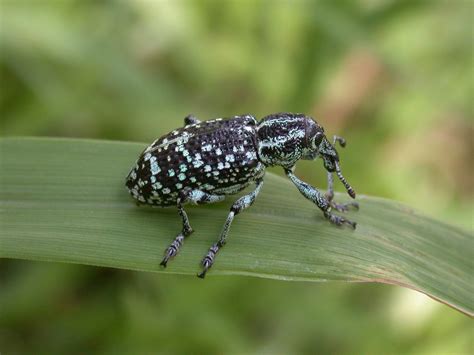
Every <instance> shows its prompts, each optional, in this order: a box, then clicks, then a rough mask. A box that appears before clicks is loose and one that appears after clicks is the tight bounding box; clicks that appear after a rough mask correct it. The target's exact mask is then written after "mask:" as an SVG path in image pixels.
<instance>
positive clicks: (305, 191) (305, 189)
mask: <svg viewBox="0 0 474 355" xmlns="http://www.w3.org/2000/svg"><path fill="white" fill-rule="evenodd" d="M292 169H293V168H292ZM292 169H285V173H286V175H287V176H288V177H289V178H290V180H291V181H292V182H293V184H295V186H296V187H297V188H298V190H299V191H300V192H301V194H302V195H303V196H304V197H306V198H307V199H308V200H310V201H311V202H313V203H314V204H315V205H316V206H318V207H319V208H320V209H321V210H322V211H323V213H324V216H325V217H326V218H327V219H328V220H329V221H330V222H331V223H333V224H336V225H338V226H341V225H343V224H348V225H350V226H351V227H352V228H355V227H356V223H355V222H352V221H349V220H348V219H346V218H344V217H340V216H336V215H334V214H332V213H331V203H330V202H329V201H328V199H327V198H326V197H325V196H324V195H323V194H322V193H321V192H319V190H318V189H316V188H315V187H313V186H311V185H309V184H307V183H305V182H304V181H302V180H300V179H298V178H297V177H296V175H295V174H293V171H292Z"/></svg>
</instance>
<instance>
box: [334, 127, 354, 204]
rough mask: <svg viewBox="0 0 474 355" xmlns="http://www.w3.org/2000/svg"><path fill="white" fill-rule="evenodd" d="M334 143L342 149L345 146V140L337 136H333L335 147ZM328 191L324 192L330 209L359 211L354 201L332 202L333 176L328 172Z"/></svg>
mask: <svg viewBox="0 0 474 355" xmlns="http://www.w3.org/2000/svg"><path fill="white" fill-rule="evenodd" d="M336 142H339V145H340V146H341V147H342V148H344V147H345V146H346V140H345V139H344V138H342V137H339V136H334V139H333V145H336ZM327 175H328V191H327V192H326V199H327V200H328V201H329V204H330V205H331V207H332V208H334V209H335V210H337V211H339V212H347V211H349V207H354V208H355V209H359V204H358V203H357V202H355V201H351V202H348V203H336V202H334V201H333V199H334V175H333V173H330V172H329V171H328V173H327Z"/></svg>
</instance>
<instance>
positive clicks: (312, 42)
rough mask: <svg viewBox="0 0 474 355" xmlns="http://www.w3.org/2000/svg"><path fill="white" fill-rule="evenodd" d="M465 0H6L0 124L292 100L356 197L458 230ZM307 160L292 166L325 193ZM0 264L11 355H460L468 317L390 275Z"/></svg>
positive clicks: (80, 130)
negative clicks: (318, 280) (330, 278)
mask: <svg viewBox="0 0 474 355" xmlns="http://www.w3.org/2000/svg"><path fill="white" fill-rule="evenodd" d="M473 6H474V4H473V2H472V1H470V0H452V1H428V0H425V1H423V0H399V1H396V0H360V1H352V0H339V1H296V2H290V1H270V0H263V1H247V0H235V1H215V0H214V1H213V0H209V1H165V0H163V1H158V0H157V1H152V0H133V1H128V2H126V1H112V0H108V1H106V0H104V1H79V0H77V1H67V0H64V1H61V0H50V1H48V0H37V1H34V0H29V1H25V0H1V1H0V80H1V81H0V90H1V95H0V122H1V134H2V135H45V136H46V135H48V136H68V137H87V138H101V139H122V140H131V141H143V142H149V141H152V140H153V139H155V138H156V137H157V136H159V135H160V134H162V133H165V132H167V131H168V130H170V129H171V128H174V127H178V126H180V125H181V124H182V119H183V117H184V116H185V115H187V114H188V113H190V112H192V113H194V114H196V115H197V116H198V117H200V118H202V119H210V118H214V117H222V116H223V117H225V116H230V115H234V114H240V113H247V112H248V113H252V114H254V115H255V116H256V117H262V116H264V115H266V114H268V113H271V112H278V111H295V112H305V113H308V114H311V115H313V116H314V117H316V118H317V120H318V121H319V122H320V123H321V124H323V126H324V127H325V128H326V131H327V132H328V133H329V134H339V135H342V136H344V137H345V138H346V139H347V140H348V142H349V143H348V147H347V149H346V150H344V151H343V152H341V156H342V162H343V168H344V171H345V174H346V176H347V178H348V179H349V181H350V182H351V184H352V185H353V186H355V187H356V190H357V191H358V192H359V193H364V194H372V195H378V196H384V197H389V198H393V199H397V200H401V201H403V202H406V203H408V204H410V205H412V206H414V207H417V208H419V209H422V210H424V211H426V212H428V213H429V214H431V215H434V216H436V217H438V218H441V219H444V220H446V221H448V222H450V223H455V224H458V225H462V226H464V227H465V228H470V229H471V230H472V211H473V202H472V201H473V179H472V176H473V174H472V156H473V145H472V136H473V124H472V118H473V107H472V102H473V101H472V100H473V77H474V76H473V74H474V73H473V70H474V69H473V65H472V59H473V57H472V53H473V25H472V14H473V11H474V8H473ZM0 153H1V152H0ZM316 165H317V167H316ZM321 167H322V165H321V164H320V162H302V163H301V164H299V165H298V168H297V173H298V175H299V176H301V177H302V178H304V179H305V180H306V181H308V182H310V183H313V184H315V185H317V186H321V187H324V186H325V184H323V183H322V182H323V181H324V175H325V174H324V171H323V169H322V168H321ZM276 171H277V172H279V171H278V170H276ZM360 213H363V210H361V212H360ZM216 223H220V222H218V221H216ZM160 237H165V236H160ZM234 237H235V238H237V237H238V236H234ZM315 237H317V236H315ZM137 238H139V236H137ZM159 253H161V251H157V255H158V254H159ZM158 256H159V255H158ZM157 260H158V259H157ZM0 266H1V269H0V282H1V285H0V287H1V288H0V291H1V292H0V351H2V352H3V350H5V352H6V353H30V352H33V351H34V352H35V353H38V352H40V353H41V352H44V353H51V352H53V353H54V352H65V349H68V353H70V352H73V351H74V350H75V351H76V352H77V353H83V352H86V351H91V350H95V351H98V352H103V353H117V352H126V351H130V352H145V351H149V352H151V351H153V350H157V349H161V350H162V351H163V352H168V353H173V352H202V353H223V352H226V353H229V352H230V353H248V352H253V353H272V354H273V353H308V354H309V353H314V352H315V351H317V352H321V353H327V352H330V353H351V352H352V353H380V352H384V353H387V351H388V352H393V353H400V352H403V353H416V354H419V353H433V352H438V353H442V352H451V353H455V352H466V353H467V352H471V353H472V351H473V344H472V324H471V323H468V322H469V320H468V319H467V318H465V317H463V316H461V315H459V314H456V313H455V312H454V311H452V310H450V309H447V308H443V307H441V306H437V305H435V304H433V303H432V302H430V301H425V302H421V303H420V304H417V303H416V302H415V301H414V300H416V299H418V298H417V296H416V295H414V294H411V293H410V297H408V298H404V297H403V293H402V292H408V291H401V290H398V289H394V288H392V287H388V286H387V287H382V286H375V285H373V286H372V285H370V286H369V285H363V286H362V285H358V286H354V285H332V286H330V285H324V284H321V285H308V284H303V283H279V282H273V281H268V280H266V281H265V280H254V279H247V278H227V279H226V278H222V279H220V278H216V279H212V278H209V280H206V282H205V283H198V280H194V279H189V278H187V277H183V278H179V277H176V276H173V277H164V276H162V275H160V276H156V275H150V274H145V273H132V272H123V271H115V270H99V269H94V268H87V267H79V266H67V265H59V266H58V265H45V264H37V263H25V262H11V261H1V263H0ZM410 305H411V306H413V305H416V306H415V309H413V310H411V311H410V312H408V313H404V312H405V311H406V310H407V309H409V308H407V307H410ZM397 307H399V308H397ZM403 310H405V311H403ZM403 314H406V316H405V317H404V316H403Z"/></svg>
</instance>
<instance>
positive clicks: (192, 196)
mask: <svg viewBox="0 0 474 355" xmlns="http://www.w3.org/2000/svg"><path fill="white" fill-rule="evenodd" d="M222 200H224V196H223V195H211V194H208V193H206V192H203V191H200V190H188V191H186V192H182V193H181V194H180V197H178V200H177V201H176V204H177V206H178V212H179V215H180V216H181V219H182V222H183V228H182V230H181V233H179V234H178V235H177V236H176V238H174V240H173V242H172V243H171V244H170V245H169V247H168V248H166V250H165V256H164V257H163V260H162V261H161V263H160V265H161V266H163V267H166V265H167V264H168V261H169V260H170V259H171V258H173V257H175V256H176V255H177V254H178V252H179V249H180V248H181V247H182V246H183V243H184V238H185V237H187V236H189V235H190V234H191V233H192V232H193V229H192V228H191V225H190V224H189V218H188V215H187V214H186V211H185V210H184V208H183V205H185V204H186V203H188V202H191V203H195V204H206V203H215V202H220V201H222Z"/></svg>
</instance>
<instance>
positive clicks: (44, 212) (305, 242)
mask: <svg viewBox="0 0 474 355" xmlns="http://www.w3.org/2000/svg"><path fill="white" fill-rule="evenodd" d="M143 148H144V145H143V144H137V143H124V142H105V141H93V140H74V139H40V138H4V139H1V140H0V153H1V155H2V157H1V161H2V169H1V172H0V184H1V190H0V208H1V210H0V222H1V225H2V228H1V230H0V257H4V258H21V259H32V260H45V261H59V262H72V263H81V264H89V265H97V266H107V267H116V268H125V269H134V270H145V271H155V272H171V273H180V274H195V273H196V272H197V271H198V270H199V262H200V260H201V258H202V256H203V255H204V254H205V253H206V251H207V249H208V247H209V246H210V245H211V243H213V242H214V241H215V240H216V238H217V236H218V234H219V231H220V228H221V226H222V224H223V221H224V220H225V217H226V215H227V212H228V209H229V206H230V204H231V203H232V201H233V200H234V199H235V198H232V196H230V197H228V198H227V201H226V202H224V203H222V204H216V205H212V206H200V207H198V208H194V207H187V211H188V214H189V216H190V220H191V224H192V226H193V228H194V229H195V230H196V232H195V233H194V234H193V235H192V236H191V237H189V238H188V239H187V240H186V242H185V245H184V247H183V249H182V251H181V252H180V255H179V256H178V257H177V258H176V259H175V260H173V261H172V262H171V263H170V265H169V267H168V268H167V269H166V271H164V270H162V269H160V267H159V262H160V259H161V256H162V252H163V251H164V249H165V248H166V247H167V245H168V244H169V243H170V242H171V240H172V239H173V237H174V236H175V235H176V233H177V232H178V231H179V230H180V219H179V217H178V216H177V213H176V210H174V209H151V208H146V207H140V208H137V207H136V206H135V205H134V203H133V201H132V200H131V198H130V197H129V196H128V193H127V192H126V190H125V187H124V179H125V176H126V174H127V173H128V170H129V168H130V166H131V165H132V164H133V162H134V161H135V159H136V157H137V156H138V154H139V153H140V151H141V150H142V149H143ZM338 198H343V199H346V197H344V196H340V195H338ZM359 203H360V204H361V210H360V211H359V212H358V213H350V218H351V219H353V220H355V221H357V222H358V227H357V229H356V231H352V230H350V229H349V228H337V227H335V226H332V225H330V224H329V223H328V222H327V221H326V220H325V219H324V218H323V216H322V214H321V213H320V211H319V210H318V209H317V208H315V207H314V206H313V205H312V204H311V203H310V202H308V201H307V200H305V199H304V198H303V197H302V196H301V195H299V193H298V192H297V190H296V188H295V187H294V186H293V185H292V184H291V183H290V182H289V181H287V180H286V179H283V178H281V177H278V176H275V175H273V174H267V177H266V179H265V183H264V186H263V189H262V193H261V195H260V196H259V198H258V199H257V201H256V203H255V204H254V205H253V206H252V207H251V208H250V209H249V210H248V211H245V212H244V213H242V214H241V215H239V216H238V217H237V218H236V220H235V221H234V224H233V225H232V229H231V234H230V236H229V243H228V245H227V246H226V247H225V248H223V250H222V251H221V252H220V253H219V256H218V258H217V261H216V265H215V266H214V267H213V269H212V272H211V273H210V275H212V274H214V275H218V274H239V275H252V276H260V277H269V278H276V279H285V280H305V281H322V280H343V281H355V282H361V281H363V282H385V283H391V284H398V285H403V286H405V287H409V288H413V289H415V290H419V291H421V292H423V293H426V294H428V295H429V296H431V297H433V298H435V299H438V300H440V301H441V302H444V303H446V304H448V305H450V306H452V307H454V308H456V309H458V310H460V311H462V312H464V313H467V314H470V315H473V313H474V312H473V308H474V307H473V300H472V297H471V295H472V294H474V293H473V286H472V285H473V282H472V281H473V278H472V276H471V272H470V271H471V270H472V266H473V264H472V259H473V258H472V256H473V255H472V250H473V249H474V248H473V238H472V234H469V233H468V232H466V231H463V230H462V229H459V228H456V227H453V226H450V225H447V224H444V223H442V222H439V221H436V220H433V219H431V218H429V217H426V216H423V215H422V214H420V213H418V212H416V211H413V210H411V209H410V208H408V207H406V206H404V205H402V204H399V203H396V202H393V201H389V200H384V199H379V198H373V197H365V196H362V197H360V198H359Z"/></svg>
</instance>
